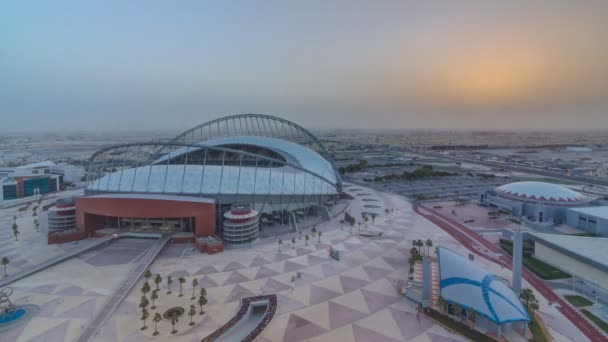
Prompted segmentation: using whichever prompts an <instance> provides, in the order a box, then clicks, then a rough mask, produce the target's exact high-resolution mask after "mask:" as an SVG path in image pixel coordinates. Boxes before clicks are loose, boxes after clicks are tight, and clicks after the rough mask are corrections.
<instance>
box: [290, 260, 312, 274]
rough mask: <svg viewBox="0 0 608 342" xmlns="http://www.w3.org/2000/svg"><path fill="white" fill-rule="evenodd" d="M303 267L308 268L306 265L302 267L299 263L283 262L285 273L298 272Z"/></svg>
mask: <svg viewBox="0 0 608 342" xmlns="http://www.w3.org/2000/svg"><path fill="white" fill-rule="evenodd" d="M304 267H308V265H302V264H299V263H295V262H293V261H291V260H287V261H285V272H293V271H296V270H299V269H301V268H304Z"/></svg>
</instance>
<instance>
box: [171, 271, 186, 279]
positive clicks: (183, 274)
mask: <svg viewBox="0 0 608 342" xmlns="http://www.w3.org/2000/svg"><path fill="white" fill-rule="evenodd" d="M170 276H171V277H173V278H174V279H178V278H179V277H189V276H190V273H188V271H185V270H179V271H173V272H171V274H170Z"/></svg>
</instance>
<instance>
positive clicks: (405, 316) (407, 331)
mask: <svg viewBox="0 0 608 342" xmlns="http://www.w3.org/2000/svg"><path fill="white" fill-rule="evenodd" d="M388 310H389V312H390V313H391V315H392V316H393V319H394V320H395V322H397V323H398V324H397V326H398V327H399V329H400V330H401V336H402V337H403V339H404V340H406V341H409V340H411V339H413V338H414V337H416V336H418V335H420V334H422V333H423V332H425V331H426V330H427V329H429V328H430V327H432V326H433V323H432V322H431V321H430V320H428V319H427V318H426V317H424V316H423V315H421V316H420V324H418V321H417V319H416V315H415V314H413V313H411V312H405V311H401V310H396V309H393V308H391V307H389V308H388Z"/></svg>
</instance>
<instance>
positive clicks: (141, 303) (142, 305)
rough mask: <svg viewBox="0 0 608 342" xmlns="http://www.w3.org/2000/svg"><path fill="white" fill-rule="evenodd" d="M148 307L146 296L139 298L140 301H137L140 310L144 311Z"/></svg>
mask: <svg viewBox="0 0 608 342" xmlns="http://www.w3.org/2000/svg"><path fill="white" fill-rule="evenodd" d="M148 305H150V302H149V301H148V298H146V296H141V300H140V301H139V307H140V308H141V309H145V308H147V307H148Z"/></svg>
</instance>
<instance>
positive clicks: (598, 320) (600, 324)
mask: <svg viewBox="0 0 608 342" xmlns="http://www.w3.org/2000/svg"><path fill="white" fill-rule="evenodd" d="M581 311H583V314H585V316H587V318H589V319H590V320H592V321H593V322H594V323H595V324H596V325H597V326H598V327H600V329H602V330H604V331H605V332H607V333H608V323H607V322H606V321H604V320H603V319H601V318H599V317H597V316H596V315H594V314H592V313H591V312H590V311H587V310H585V309H583V310H581Z"/></svg>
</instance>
